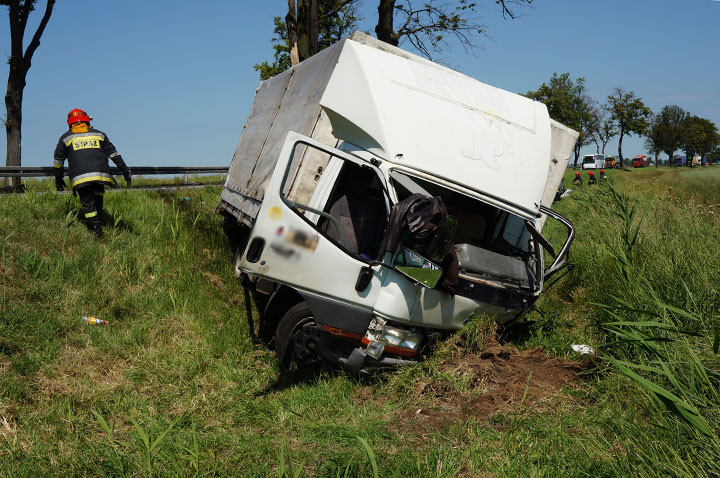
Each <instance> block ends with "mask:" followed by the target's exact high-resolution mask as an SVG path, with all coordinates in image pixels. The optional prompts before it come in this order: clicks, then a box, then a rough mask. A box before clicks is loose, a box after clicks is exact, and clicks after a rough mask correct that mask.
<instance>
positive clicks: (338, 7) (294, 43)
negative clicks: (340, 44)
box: [253, 0, 361, 80]
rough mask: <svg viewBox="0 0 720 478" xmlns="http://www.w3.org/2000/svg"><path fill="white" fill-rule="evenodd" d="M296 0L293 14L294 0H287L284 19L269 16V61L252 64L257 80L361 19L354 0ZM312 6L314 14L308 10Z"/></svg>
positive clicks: (320, 46) (340, 35)
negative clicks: (312, 24)
mask: <svg viewBox="0 0 720 478" xmlns="http://www.w3.org/2000/svg"><path fill="white" fill-rule="evenodd" d="M300 3H301V5H300V6H299V7H298V12H299V13H297V14H296V13H295V12H296V10H295V0H289V2H288V14H287V16H286V17H285V21H283V19H282V18H281V17H275V18H274V19H273V22H274V28H273V32H274V34H275V35H274V36H273V38H272V40H271V41H272V43H273V50H274V53H273V62H272V63H268V62H267V61H264V62H262V63H258V64H256V65H255V66H253V68H254V69H255V70H256V71H258V72H259V73H260V79H261V80H266V79H268V78H271V77H273V76H275V75H277V74H279V73H282V72H283V71H285V70H287V69H288V68H290V67H291V66H292V65H296V64H297V63H298V62H300V61H302V60H304V59H305V58H308V57H310V56H312V55H314V54H315V53H317V52H318V51H320V50H322V49H324V48H327V47H328V46H330V45H332V44H333V43H335V42H337V41H339V40H340V39H342V38H343V37H345V36H347V35H348V33H350V32H352V31H353V30H355V28H356V27H357V24H358V22H359V21H360V20H361V18H360V17H359V16H358V14H357V3H358V2H357V0H352V1H351V0H344V1H339V0H317V1H315V0H313V5H314V7H313V5H310V3H309V2H306V1H304V0H300ZM308 5H309V6H308ZM313 8H315V9H316V12H317V13H316V14H311V12H312V9H313ZM309 22H317V26H316V27H312V28H310V27H308V23H309ZM311 30H312V31H316V32H317V33H316V34H315V37H314V40H313V41H310V39H309V33H308V32H309V31H311Z"/></svg>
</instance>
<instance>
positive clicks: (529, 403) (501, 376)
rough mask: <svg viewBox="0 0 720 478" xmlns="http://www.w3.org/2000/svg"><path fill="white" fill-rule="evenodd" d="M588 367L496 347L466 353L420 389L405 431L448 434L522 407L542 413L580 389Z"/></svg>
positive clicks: (447, 361)
mask: <svg viewBox="0 0 720 478" xmlns="http://www.w3.org/2000/svg"><path fill="white" fill-rule="evenodd" d="M588 367H589V363H588V362H574V361H570V360H565V359H558V358H554V357H550V356H549V355H547V354H546V353H545V352H544V351H543V350H542V348H540V347H537V348H534V349H532V350H529V351H523V352H520V351H518V350H517V349H514V348H512V347H505V346H502V345H499V344H498V343H497V342H493V343H491V344H490V345H489V346H488V347H486V348H485V349H484V350H482V351H481V352H460V356H459V357H458V356H456V357H448V358H447V359H445V360H443V361H442V362H441V364H440V367H439V371H438V372H437V373H433V374H432V375H430V376H427V377H425V379H424V380H420V381H418V383H417V384H415V386H414V393H415V396H416V397H418V399H417V402H416V406H413V407H412V409H410V410H407V411H405V412H403V413H402V415H401V418H402V419H401V420H399V422H398V423H403V425H402V428H404V429H405V431H407V429H415V431H417V428H418V427H419V428H420V429H423V428H429V429H438V430H442V429H445V428H447V427H449V426H450V425H452V424H453V423H457V422H459V421H460V422H464V421H468V420H473V421H476V422H483V421H489V420H490V419H491V417H492V416H493V415H496V414H498V413H503V412H509V411H512V410H519V409H520V408H522V407H527V408H530V407H533V408H537V407H538V406H542V405H548V406H549V405H551V404H552V403H556V402H555V400H562V399H566V398H567V396H566V391H567V390H568V389H570V388H574V387H578V386H579V385H580V378H579V376H578V374H579V373H580V372H582V371H584V370H587V368H588Z"/></svg>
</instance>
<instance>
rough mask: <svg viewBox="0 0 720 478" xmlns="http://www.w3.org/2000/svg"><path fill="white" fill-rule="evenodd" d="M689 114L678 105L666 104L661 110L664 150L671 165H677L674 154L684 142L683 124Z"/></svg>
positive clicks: (660, 121) (660, 119)
mask: <svg viewBox="0 0 720 478" xmlns="http://www.w3.org/2000/svg"><path fill="white" fill-rule="evenodd" d="M687 117H688V114H687V112H686V111H685V110H683V109H682V108H680V107H679V106H678V105H666V106H663V108H662V109H661V110H660V114H659V115H658V121H659V123H660V124H661V125H662V127H663V134H662V137H661V138H662V139H661V143H660V144H661V146H662V150H663V151H664V152H665V153H666V154H667V155H668V161H669V162H670V167H674V166H675V161H673V155H674V154H675V151H677V150H678V149H679V148H680V146H681V143H682V135H683V124H684V123H685V119H686V118H687Z"/></svg>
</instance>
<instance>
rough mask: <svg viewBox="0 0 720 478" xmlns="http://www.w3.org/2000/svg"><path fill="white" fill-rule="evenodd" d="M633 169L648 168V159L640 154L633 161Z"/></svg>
mask: <svg viewBox="0 0 720 478" xmlns="http://www.w3.org/2000/svg"><path fill="white" fill-rule="evenodd" d="M632 165H633V168H644V167H645V166H647V157H646V156H644V155H642V154H639V155H637V156H635V157H634V158H633V161H632Z"/></svg>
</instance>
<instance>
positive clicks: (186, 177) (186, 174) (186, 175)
mask: <svg viewBox="0 0 720 478" xmlns="http://www.w3.org/2000/svg"><path fill="white" fill-rule="evenodd" d="M187 183H188V173H185V184H187Z"/></svg>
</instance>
